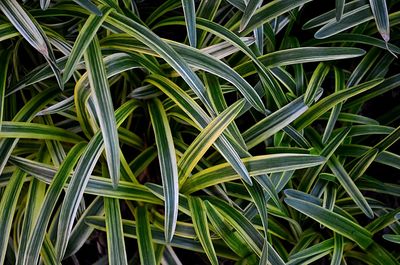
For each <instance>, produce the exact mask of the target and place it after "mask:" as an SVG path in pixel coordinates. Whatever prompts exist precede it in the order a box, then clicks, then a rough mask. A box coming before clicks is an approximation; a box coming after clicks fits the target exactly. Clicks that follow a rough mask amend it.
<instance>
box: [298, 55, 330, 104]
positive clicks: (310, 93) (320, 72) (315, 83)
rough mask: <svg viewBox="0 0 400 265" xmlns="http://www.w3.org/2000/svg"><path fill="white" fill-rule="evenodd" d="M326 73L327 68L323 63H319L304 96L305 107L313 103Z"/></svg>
mask: <svg viewBox="0 0 400 265" xmlns="http://www.w3.org/2000/svg"><path fill="white" fill-rule="evenodd" d="M328 72H329V66H328V65H327V64H325V63H320V64H319V65H318V67H317V69H315V71H314V73H313V75H312V76H311V80H310V82H309V83H308V86H307V89H306V93H305V95H304V102H305V103H306V104H307V105H311V104H312V103H313V102H314V101H315V96H316V94H317V91H318V89H319V88H320V86H321V84H322V82H323V81H324V79H325V77H326V75H327V74H328Z"/></svg>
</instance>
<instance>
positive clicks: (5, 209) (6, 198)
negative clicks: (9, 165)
mask: <svg viewBox="0 0 400 265" xmlns="http://www.w3.org/2000/svg"><path fill="white" fill-rule="evenodd" d="M25 178H26V174H25V173H24V172H23V171H22V170H19V169H17V170H15V171H14V173H13V175H12V176H11V179H10V182H9V183H8V185H7V187H6V188H5V190H4V192H3V195H2V198H1V201H0V218H1V219H0V220H1V222H0V233H1V235H2V236H1V237H0V263H2V264H4V258H5V256H6V251H7V245H8V240H9V237H10V231H11V228H12V222H13V218H14V214H15V213H14V212H15V209H16V207H17V203H18V200H17V198H18V197H19V195H20V192H21V189H22V185H23V184H24V181H25Z"/></svg>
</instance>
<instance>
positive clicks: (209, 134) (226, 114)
mask: <svg viewBox="0 0 400 265" xmlns="http://www.w3.org/2000/svg"><path fill="white" fill-rule="evenodd" d="M243 106H244V101H243V100H239V101H237V102H236V103H234V104H232V105H231V106H230V107H229V108H227V109H226V110H225V111H223V112H222V113H221V114H220V115H218V116H217V117H216V118H215V119H214V120H213V121H212V122H210V123H209V124H208V125H207V127H206V128H204V129H203V130H202V132H201V133H200V134H199V135H198V136H197V137H196V139H195V140H194V141H193V142H192V143H191V144H190V146H189V148H187V149H186V151H185V153H184V154H183V155H182V157H181V158H180V160H179V162H178V168H179V182H180V183H182V184H183V183H185V180H186V179H187V177H188V176H189V175H190V173H191V171H192V170H193V168H194V167H195V166H196V164H197V163H198V161H199V160H200V159H201V158H202V157H203V155H204V154H205V152H206V151H207V150H208V149H209V148H210V146H211V145H212V144H213V143H214V142H215V141H216V139H217V138H218V137H219V136H220V135H221V134H222V132H223V131H224V130H225V128H226V127H227V126H228V125H229V123H231V122H232V121H233V119H234V118H235V117H236V115H237V114H238V113H239V112H240V111H241V109H242V108H243Z"/></svg>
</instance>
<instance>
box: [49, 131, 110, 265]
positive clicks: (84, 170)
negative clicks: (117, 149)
mask: <svg viewBox="0 0 400 265" xmlns="http://www.w3.org/2000/svg"><path fill="white" fill-rule="evenodd" d="M102 144H103V138H102V137H101V134H100V132H98V133H97V134H96V135H95V136H94V137H93V138H92V139H91V140H90V142H89V144H88V145H87V147H86V148H85V150H84V152H83V154H82V156H81V157H80V159H79V162H78V165H77V166H76V168H75V171H74V174H73V176H72V178H71V181H70V182H69V185H68V188H67V191H66V193H65V197H64V201H63V203H62V206H61V212H60V220H59V223H58V229H57V234H58V237H57V242H56V255H57V260H58V262H61V260H62V259H63V257H64V254H65V250H66V248H67V244H68V239H69V237H70V234H71V230H72V227H73V224H74V219H75V217H76V214H77V211H78V207H79V203H80V201H81V199H82V197H83V193H84V191H85V188H86V186H87V183H88V181H89V177H90V174H91V173H92V171H93V169H94V167H95V166H96V162H97V160H98V159H99V157H100V155H101V152H102V150H103V145H102Z"/></svg>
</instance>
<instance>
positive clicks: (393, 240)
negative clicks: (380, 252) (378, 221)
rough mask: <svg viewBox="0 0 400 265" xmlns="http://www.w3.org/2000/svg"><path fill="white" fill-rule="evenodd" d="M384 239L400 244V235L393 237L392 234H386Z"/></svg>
mask: <svg viewBox="0 0 400 265" xmlns="http://www.w3.org/2000/svg"><path fill="white" fill-rule="evenodd" d="M383 238H384V239H386V240H387V241H390V242H393V243H396V244H400V235H391V234H384V235H383Z"/></svg>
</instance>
